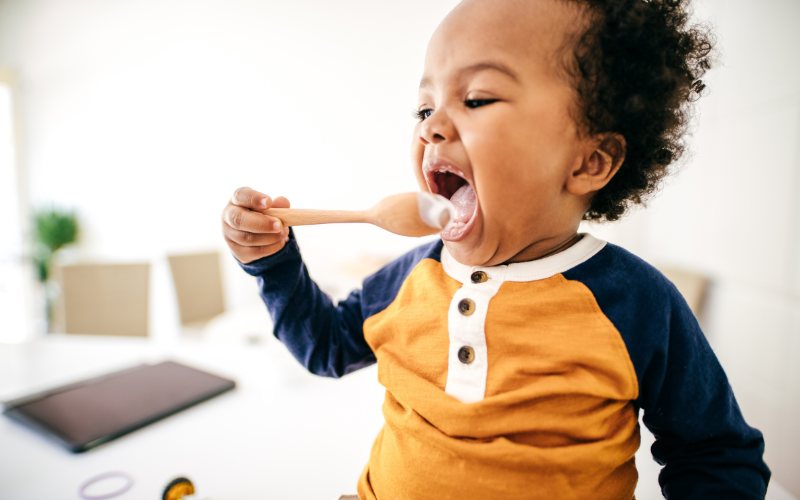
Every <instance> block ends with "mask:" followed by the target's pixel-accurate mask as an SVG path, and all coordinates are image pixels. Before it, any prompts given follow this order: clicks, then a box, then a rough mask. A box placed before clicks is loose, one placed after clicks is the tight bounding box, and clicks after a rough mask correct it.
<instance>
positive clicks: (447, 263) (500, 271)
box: [442, 233, 606, 283]
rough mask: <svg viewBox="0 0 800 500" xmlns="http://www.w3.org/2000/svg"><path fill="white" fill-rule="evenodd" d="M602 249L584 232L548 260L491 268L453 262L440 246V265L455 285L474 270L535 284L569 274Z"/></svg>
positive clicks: (496, 276) (464, 280) (467, 277)
mask: <svg viewBox="0 0 800 500" xmlns="http://www.w3.org/2000/svg"><path fill="white" fill-rule="evenodd" d="M605 246H606V242H605V241H603V240H599V239H597V238H595V237H594V236H592V235H591V234H588V233H584V235H583V238H581V239H580V241H578V242H577V243H575V244H574V245H572V246H571V247H569V248H567V249H566V250H564V251H563V252H559V253H557V254H555V255H551V256H550V257H545V258H544V259H538V260H531V261H528V262H514V263H512V264H507V265H503V266H492V267H480V266H465V265H464V264H462V263H460V262H458V261H457V260H456V259H454V258H453V257H452V256H451V255H450V252H448V251H447V247H446V246H444V247H443V248H442V266H443V267H444V271H445V272H446V273H447V274H448V276H450V277H451V278H453V279H455V280H456V281H458V282H459V283H467V282H468V281H470V275H471V274H472V273H474V272H475V271H483V272H485V273H486V274H488V275H489V278H490V279H499V280H501V281H520V282H524V281H537V280H543V279H547V278H550V277H553V276H555V275H556V274H559V273H563V272H565V271H569V270H570V269H572V268H573V267H575V266H577V265H579V264H582V263H584V262H586V261H587V260H589V259H591V258H592V257H594V256H595V255H596V254H597V252H599V251H600V250H602V249H603V247H605Z"/></svg>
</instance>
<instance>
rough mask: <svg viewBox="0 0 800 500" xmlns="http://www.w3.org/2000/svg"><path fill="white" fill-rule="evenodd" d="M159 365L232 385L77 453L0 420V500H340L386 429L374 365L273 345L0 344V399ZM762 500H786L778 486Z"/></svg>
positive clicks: (643, 482)
mask: <svg viewBox="0 0 800 500" xmlns="http://www.w3.org/2000/svg"><path fill="white" fill-rule="evenodd" d="M165 359H173V360H176V361H180V362H183V363H185V364H188V365H190V366H195V367H197V368H200V369H205V370H208V371H211V372H213V373H217V374H219V375H222V376H227V377H230V378H233V379H235V380H236V382H237V388H236V389H235V390H234V391H232V392H230V393H227V394H224V395H222V396H219V397H217V398H214V399H212V400H210V401H207V402H204V403H201V404H200V405H198V406H195V407H193V408H190V409H188V410H186V411H183V412H181V413H178V414H177V415H173V416H171V417H168V418H166V419H164V420H162V421H160V422H157V423H155V424H153V425H150V426H147V427H145V428H143V429H140V430H138V431H135V432H133V433H131V434H128V435H127V436H124V437H122V438H120V439H117V440H114V441H112V442H110V443H107V444H105V445H103V446H101V447H99V448H96V449H94V450H91V451H89V452H86V453H83V454H78V455H74V454H72V453H70V452H68V451H66V450H65V449H63V448H61V447H59V446H58V445H56V444H55V443H53V442H50V441H48V440H46V439H45V438H44V437H42V436H41V435H39V434H37V433H35V432H33V431H31V430H29V429H28V428H26V427H24V426H22V425H20V424H18V423H16V422H15V421H12V420H10V419H8V418H6V417H3V418H0V500H6V499H8V500H29V499H30V500H44V499H47V500H50V499H77V498H78V494H77V489H78V486H79V485H80V484H81V483H82V482H83V481H84V480H86V479H88V478H89V477H92V476H94V475H96V474H99V473H102V472H106V471H111V470H119V471H124V472H127V473H129V474H130V475H132V476H133V478H134V485H133V488H132V489H131V490H129V491H128V492H127V493H125V494H123V495H121V496H119V497H117V498H119V499H120V500H134V499H137V500H140V499H141V500H158V499H160V498H161V492H162V489H163V487H164V485H165V484H166V483H167V482H169V481H170V480H171V479H173V478H175V477H177V476H182V475H183V476H187V477H189V478H190V479H191V480H192V481H194V483H195V485H196V486H197V488H198V497H199V498H201V499H208V500H223V499H231V500H233V499H235V500H247V499H251V498H252V499H281V500H284V499H287V500H288V499H302V500H336V499H337V498H338V497H339V495H340V494H344V493H351V494H352V493H354V492H355V489H356V483H357V481H358V477H359V475H360V474H361V470H362V469H363V467H364V465H365V463H366V461H367V460H368V458H369V451H370V448H371V446H372V441H373V439H374V438H375V435H376V434H377V432H378V431H379V430H380V428H381V426H382V425H383V415H382V414H381V405H382V403H383V396H384V389H383V387H382V386H381V385H380V384H378V382H377V371H376V368H375V367H374V366H373V367H369V368H366V369H363V370H360V371H358V372H356V373H352V374H350V375H348V376H346V377H344V378H342V379H341V380H333V379H326V378H321V377H316V376H314V375H311V374H309V373H307V372H306V371H305V370H304V369H303V368H302V367H301V366H300V365H299V364H298V363H297V362H296V361H295V360H294V359H293V358H292V357H291V355H290V354H289V353H288V351H287V350H286V349H285V348H284V347H283V345H281V344H280V343H279V342H278V341H277V340H274V339H270V340H269V341H267V342H266V343H265V344H263V345H257V346H245V345H232V344H220V343H213V342H205V343H204V342H200V341H197V342H187V341H183V342H176V341H172V342H165V341H154V340H145V339H126V338H113V337H88V336H75V335H69V336H63V335H62V336H59V335H55V336H49V337H47V338H44V339H41V340H38V341H36V342H33V343H30V344H22V345H0V401H5V400H9V399H13V398H16V397H19V396H23V395H25V394H28V393H30V392H34V391H39V390H44V389H47V388H50V387H55V386H58V385H62V384H65V383H69V382H74V381H78V380H81V379H84V378H88V377H92V376H96V375H100V374H103V373H108V372H111V371H115V370H118V369H120V368H125V367H128V366H133V365H136V364H139V363H142V362H158V361H162V360H165ZM652 439H653V438H652V435H651V434H650V433H649V432H647V430H646V429H645V428H644V427H642V448H641V449H640V450H639V452H638V453H637V457H636V462H637V467H638V468H639V476H640V478H639V485H638V487H637V489H636V498H637V499H639V500H656V499H660V498H663V497H662V496H661V494H660V491H659V488H658V483H657V479H656V478H657V475H658V470H659V467H658V466H657V465H656V464H655V463H654V462H653V460H652V458H651V457H650V451H649V447H650V445H651V444H652ZM767 498H768V499H769V500H793V497H792V496H791V495H790V494H789V493H788V492H786V490H784V489H783V488H781V487H780V486H779V485H777V484H775V483H774V482H773V484H771V485H770V491H769V493H768V495H767Z"/></svg>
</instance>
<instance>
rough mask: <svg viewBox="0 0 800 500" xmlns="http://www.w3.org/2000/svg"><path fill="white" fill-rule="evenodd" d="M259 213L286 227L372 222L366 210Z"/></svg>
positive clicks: (280, 209)
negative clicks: (279, 221) (278, 221)
mask: <svg viewBox="0 0 800 500" xmlns="http://www.w3.org/2000/svg"><path fill="white" fill-rule="evenodd" d="M261 213H263V214H264V215H269V216H272V217H277V218H278V219H280V220H281V222H283V225H284V226H286V227H291V226H313V225H315V224H331V223H342V222H370V223H371V222H372V219H371V218H370V217H369V214H368V211H366V210H310V209H302V208H270V209H269V210H264V211H262V212H261Z"/></svg>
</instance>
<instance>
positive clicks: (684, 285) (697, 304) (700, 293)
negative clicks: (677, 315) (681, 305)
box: [658, 267, 709, 319]
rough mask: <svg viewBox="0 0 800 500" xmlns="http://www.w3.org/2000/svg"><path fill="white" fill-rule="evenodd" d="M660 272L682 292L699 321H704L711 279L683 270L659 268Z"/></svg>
mask: <svg viewBox="0 0 800 500" xmlns="http://www.w3.org/2000/svg"><path fill="white" fill-rule="evenodd" d="M658 270H659V271H661V272H662V273H663V274H664V276H666V277H667V279H669V280H670V281H671V282H672V283H673V284H674V285H675V288H677V289H678V291H679V292H681V295H683V298H684V299H685V300H686V303H687V304H689V307H690V308H691V309H692V312H693V313H694V315H695V316H696V317H697V318H698V319H702V312H703V304H704V302H705V299H706V294H707V292H708V285H709V279H708V278H707V277H706V276H703V275H701V274H697V273H693V272H691V271H686V270H683V269H675V268H670V267H659V268H658Z"/></svg>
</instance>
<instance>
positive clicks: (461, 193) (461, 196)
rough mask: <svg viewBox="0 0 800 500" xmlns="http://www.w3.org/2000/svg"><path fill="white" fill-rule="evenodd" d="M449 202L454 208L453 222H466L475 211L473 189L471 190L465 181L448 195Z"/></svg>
mask: <svg viewBox="0 0 800 500" xmlns="http://www.w3.org/2000/svg"><path fill="white" fill-rule="evenodd" d="M450 202H451V203H452V204H453V206H454V207H455V209H456V216H455V217H454V218H453V222H464V223H466V222H467V221H468V220H469V219H470V218H471V217H472V214H473V213H475V203H476V199H475V191H473V190H472V186H470V185H469V183H465V184H464V185H463V186H461V187H460V188H458V191H456V192H455V193H453V196H451V197H450Z"/></svg>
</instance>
